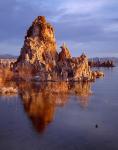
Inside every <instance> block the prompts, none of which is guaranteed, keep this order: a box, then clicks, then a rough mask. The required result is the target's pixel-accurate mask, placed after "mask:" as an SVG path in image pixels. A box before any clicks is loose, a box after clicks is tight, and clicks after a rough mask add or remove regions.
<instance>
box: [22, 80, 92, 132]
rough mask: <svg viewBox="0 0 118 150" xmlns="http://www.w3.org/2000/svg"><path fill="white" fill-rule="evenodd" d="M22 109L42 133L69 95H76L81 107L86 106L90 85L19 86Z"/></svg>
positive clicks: (49, 84)
mask: <svg viewBox="0 0 118 150" xmlns="http://www.w3.org/2000/svg"><path fill="white" fill-rule="evenodd" d="M19 91H20V96H21V99H22V101H23V105H24V109H25V111H26V113H27V115H28V117H29V118H30V119H31V121H32V123H33V126H34V127H35V129H36V130H37V131H38V132H40V133H41V132H43V131H44V130H45V128H46V127H47V125H48V124H49V123H50V122H52V121H53V120H54V115H55V111H56V107H57V106H64V105H65V104H66V103H67V102H68V99H69V96H71V95H77V97H78V101H79V103H80V105H81V106H82V107H86V106H87V105H88V97H89V95H90V94H91V83H67V82H60V83H46V82H45V83H41V84H38V85H36V84H24V83H23V84H20V85H19Z"/></svg>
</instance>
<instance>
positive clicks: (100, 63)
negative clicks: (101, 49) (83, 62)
mask: <svg viewBox="0 0 118 150" xmlns="http://www.w3.org/2000/svg"><path fill="white" fill-rule="evenodd" d="M89 66H90V67H108V68H109V67H115V63H114V62H113V61H112V60H104V61H101V60H100V59H98V60H97V61H93V60H89Z"/></svg>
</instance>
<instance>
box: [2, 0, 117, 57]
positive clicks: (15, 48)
mask: <svg viewBox="0 0 118 150" xmlns="http://www.w3.org/2000/svg"><path fill="white" fill-rule="evenodd" d="M39 15H44V16H46V18H47V20H48V21H49V22H50V23H51V24H52V25H53V26H54V28H55V34H56V39H57V43H58V46H60V45H61V44H62V43H63V42H66V43H67V45H68V47H69V48H70V51H71V53H72V55H73V56H78V55H80V54H81V52H82V51H84V52H85V53H87V54H88V55H89V57H94V56H100V57H101V56H118V0H0V19H1V20H0V54H5V53H10V54H14V55H18V54H19V52H20V49H21V47H22V45H23V40H24V36H25V34H26V30H27V29H28V27H29V26H30V25H31V23H32V21H33V20H34V18H35V17H37V16H39Z"/></svg>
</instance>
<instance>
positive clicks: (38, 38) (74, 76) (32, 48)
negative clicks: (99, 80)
mask: <svg viewBox="0 0 118 150" xmlns="http://www.w3.org/2000/svg"><path fill="white" fill-rule="evenodd" d="M56 47H57V45H56V40H55V35H54V28H53V27H52V26H51V25H50V24H49V23H48V22H47V21H46V19H45V17H44V16H39V17H37V18H36V19H35V20H34V22H33V23H32V25H31V27H30V28H29V29H28V31H27V35H26V37H25V41H24V45H23V48H22V49H21V54H20V56H19V58H18V59H17V62H16V63H14V67H13V68H14V70H15V71H17V72H19V76H21V77H22V78H26V77H27V78H26V79H29V80H34V81H91V80H94V79H95V78H96V76H95V73H93V72H92V71H91V70H90V67H89V65H88V58H87V57H86V56H85V55H84V54H82V55H81V56H80V57H76V58H72V57H71V54H70V51H69V49H68V48H67V46H66V44H63V45H62V46H61V51H60V52H59V53H58V52H57V51H56ZM27 75H28V76H27ZM30 75H32V77H30Z"/></svg>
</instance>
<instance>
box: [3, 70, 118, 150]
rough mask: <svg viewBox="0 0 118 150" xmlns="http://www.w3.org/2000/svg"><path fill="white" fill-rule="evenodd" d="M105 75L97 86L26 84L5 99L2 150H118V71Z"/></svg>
mask: <svg viewBox="0 0 118 150" xmlns="http://www.w3.org/2000/svg"><path fill="white" fill-rule="evenodd" d="M102 70H103V71H104V72H105V77H104V78H103V79H98V80H96V82H95V83H84V84H77V83H76V84H75V85H67V83H63V84H60V85H59V84H57V83H50V84H46V83H44V84H41V85H39V84H37V85H34V84H32V85H30V84H27V85H24V84H23V85H22V84H21V85H17V86H18V88H19V89H20V93H19V95H15V96H13V95H12V96H1V97H0V150H118V68H117V67H116V68H113V69H102ZM59 91H60V92H59Z"/></svg>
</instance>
